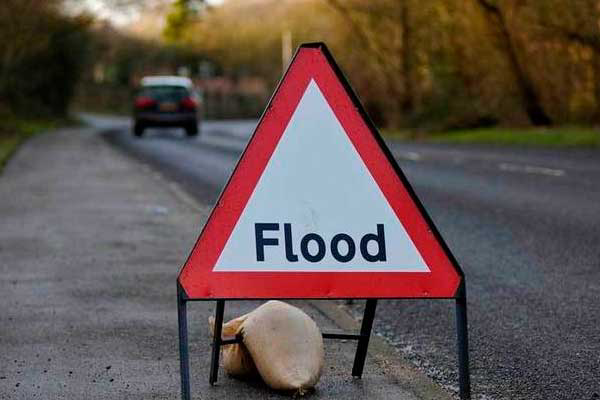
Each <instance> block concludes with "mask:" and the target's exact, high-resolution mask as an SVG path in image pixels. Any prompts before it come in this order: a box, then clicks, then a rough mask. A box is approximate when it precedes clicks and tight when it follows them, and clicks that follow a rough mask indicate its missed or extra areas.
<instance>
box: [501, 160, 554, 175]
mask: <svg viewBox="0 0 600 400" xmlns="http://www.w3.org/2000/svg"><path fill="white" fill-rule="evenodd" d="M498 168H500V170H502V171H508V172H524V173H526V174H538V175H548V176H564V175H565V174H566V172H565V171H564V170H562V169H554V168H546V167H539V166H535V165H519V164H511V163H500V164H498Z"/></svg>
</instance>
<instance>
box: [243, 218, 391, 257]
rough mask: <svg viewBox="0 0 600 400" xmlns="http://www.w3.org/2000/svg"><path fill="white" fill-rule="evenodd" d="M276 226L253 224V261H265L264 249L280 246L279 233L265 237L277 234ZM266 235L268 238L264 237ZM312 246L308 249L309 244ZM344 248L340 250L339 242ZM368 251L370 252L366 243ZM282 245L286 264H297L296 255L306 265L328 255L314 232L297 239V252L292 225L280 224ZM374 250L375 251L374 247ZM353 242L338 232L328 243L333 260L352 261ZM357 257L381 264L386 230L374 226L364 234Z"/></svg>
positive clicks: (354, 250)
mask: <svg viewBox="0 0 600 400" xmlns="http://www.w3.org/2000/svg"><path fill="white" fill-rule="evenodd" d="M279 228H280V224H279V223H256V224H254V234H255V237H256V261H265V247H267V246H275V247H278V246H279V242H280V240H279V237H273V236H281V234H279V235H278V234H270V235H269V234H268V233H267V232H279ZM266 233H267V235H268V236H271V237H265V234H266ZM311 242H312V243H314V244H313V245H312V246H311V247H312V249H309V245H310V244H311ZM342 242H344V243H345V246H342V248H341V249H340V243H342ZM371 242H372V243H373V244H374V245H371V252H369V248H368V246H369V243H371ZM283 244H284V248H285V258H286V259H287V260H288V261H289V262H297V261H298V258H299V257H298V254H301V255H302V257H303V258H304V259H305V260H306V261H308V262H313V263H314V262H319V261H321V260H322V259H323V258H324V257H325V255H326V254H327V243H326V241H325V239H323V237H322V236H321V235H319V234H317V233H307V234H306V235H304V236H303V237H302V239H300V253H297V250H296V249H297V248H298V247H297V246H295V245H294V239H293V235H292V224H288V223H285V224H283ZM374 246H375V247H376V251H375V250H374V249H373V247H374ZM356 247H357V246H356V243H355V241H354V239H352V237H351V236H350V235H348V234H346V233H338V234H336V235H334V236H333V237H332V238H331V240H329V251H330V252H331V255H332V257H333V258H334V259H336V260H337V261H339V262H342V263H346V262H348V261H351V260H352V259H354V256H355V255H356ZM358 247H359V250H360V254H361V256H362V258H364V259H365V261H368V262H381V261H386V255H385V230H384V226H383V224H377V233H367V234H365V235H364V236H363V237H362V238H361V239H360V241H359V242H358Z"/></svg>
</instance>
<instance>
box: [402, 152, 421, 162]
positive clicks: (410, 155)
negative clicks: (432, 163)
mask: <svg viewBox="0 0 600 400" xmlns="http://www.w3.org/2000/svg"><path fill="white" fill-rule="evenodd" d="M397 156H398V158H401V159H403V160H409V161H420V160H421V155H420V154H419V153H415V152H414V151H403V152H401V153H398V154H397Z"/></svg>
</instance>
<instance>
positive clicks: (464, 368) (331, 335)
mask: <svg viewBox="0 0 600 400" xmlns="http://www.w3.org/2000/svg"><path fill="white" fill-rule="evenodd" d="M462 293H463V295H461V296H460V297H458V298H456V324H457V325H456V326H457V333H458V362H459V386H460V398H461V400H469V399H470V398H471V389H470V380H469V353H468V334H467V303H466V296H465V295H464V291H463V292H462ZM188 301H190V299H188V298H186V297H185V294H184V292H183V290H182V289H181V287H180V286H179V285H178V286H177V314H178V322H179V360H180V369H181V398H182V400H190V399H191V392H190V369H189V352H188V332H187V302H188ZM376 309H377V300H376V299H368V300H367V302H366V305H365V311H364V315H363V320H362V324H361V328H360V333H359V334H352V333H341V332H340V333H337V332H326V333H323V339H341V340H357V341H358V345H357V347H356V355H355V356H354V365H353V367H352V376H354V377H358V378H360V377H361V376H362V373H363V369H364V365H365V361H366V357H367V351H368V348H369V339H370V338H371V330H372V328H373V320H374V319H375V311H376ZM224 312H225V300H217V308H216V311H215V328H214V334H213V340H212V354H211V363H210V376H209V382H210V384H211V385H214V384H215V383H216V382H217V379H218V375H219V355H220V350H221V346H225V345H229V344H234V343H241V342H242V338H241V337H235V338H232V339H226V340H223V339H222V338H221V333H222V327H223V314H224Z"/></svg>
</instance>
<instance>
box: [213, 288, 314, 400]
mask: <svg viewBox="0 0 600 400" xmlns="http://www.w3.org/2000/svg"><path fill="white" fill-rule="evenodd" d="M209 326H210V327H211V332H214V331H213V330H212V328H213V327H214V319H213V318H212V317H211V318H209ZM237 334H241V335H242V337H243V343H240V344H233V345H227V346H223V351H222V354H223V367H224V368H225V370H226V371H227V372H228V373H229V374H231V375H234V376H237V377H247V376H251V375H253V374H255V373H256V371H257V370H258V373H259V374H260V376H261V377H262V379H263V380H264V381H265V383H266V384H267V385H269V386H270V387H272V388H273V389H278V390H296V391H297V392H298V393H300V394H302V393H304V392H305V391H306V390H307V389H309V388H312V387H313V386H315V385H316V384H317V382H318V381H319V378H320V377H321V373H322V371H323V353H324V351H323V336H322V335H321V331H320V330H319V328H318V327H317V324H315V322H314V321H313V320H312V318H310V317H309V316H308V315H307V314H306V313H304V311H302V310H300V309H299V308H297V307H294V306H291V305H289V304H287V303H284V302H282V301H276V300H273V301H269V302H267V303H265V304H263V305H261V306H260V307H258V308H257V309H255V310H254V311H252V312H250V313H248V314H245V315H242V316H241V317H238V318H236V319H233V320H231V321H229V322H228V323H226V324H224V325H223V330H222V337H223V338H226V337H232V336H235V335H237Z"/></svg>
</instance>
